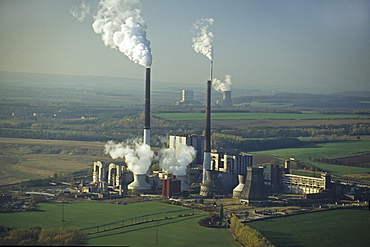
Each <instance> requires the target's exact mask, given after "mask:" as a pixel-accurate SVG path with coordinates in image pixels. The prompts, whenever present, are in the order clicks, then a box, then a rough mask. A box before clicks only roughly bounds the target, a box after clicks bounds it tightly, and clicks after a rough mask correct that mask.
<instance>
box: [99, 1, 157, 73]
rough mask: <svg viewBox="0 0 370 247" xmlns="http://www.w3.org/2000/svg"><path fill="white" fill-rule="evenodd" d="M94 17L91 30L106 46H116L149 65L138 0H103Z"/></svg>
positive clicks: (131, 58) (130, 56)
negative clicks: (98, 35) (99, 36)
mask: <svg viewBox="0 0 370 247" xmlns="http://www.w3.org/2000/svg"><path fill="white" fill-rule="evenodd" d="M94 20H95V21H94V23H93V24H92V27H93V29H94V32H95V33H97V34H100V35H101V37H102V40H103V42H104V44H105V45H106V46H110V47H111V48H113V49H118V50H119V51H120V52H122V53H123V54H124V55H126V56H127V57H128V58H129V59H130V60H131V61H133V62H135V63H137V64H140V65H142V66H146V67H150V66H151V65H152V54H151V48H150V41H149V40H147V38H146V31H145V29H146V24H145V21H144V19H143V18H142V16H141V2H140V1H139V0H102V1H100V3H99V10H98V12H97V14H96V15H95V16H94Z"/></svg>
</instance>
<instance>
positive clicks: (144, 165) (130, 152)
mask: <svg viewBox="0 0 370 247" xmlns="http://www.w3.org/2000/svg"><path fill="white" fill-rule="evenodd" d="M133 145H134V148H131V147H130V145H129V144H126V143H115V142H114V141H108V143H106V144H105V153H106V154H109V155H110V156H111V157H112V158H113V159H117V158H124V159H125V162H126V164H127V167H128V169H129V170H130V171H132V172H133V173H134V174H146V172H147V170H148V169H149V167H150V165H151V163H152V159H153V157H154V152H153V151H152V150H151V149H150V146H148V145H147V144H142V143H138V142H135V143H134V144H133Z"/></svg>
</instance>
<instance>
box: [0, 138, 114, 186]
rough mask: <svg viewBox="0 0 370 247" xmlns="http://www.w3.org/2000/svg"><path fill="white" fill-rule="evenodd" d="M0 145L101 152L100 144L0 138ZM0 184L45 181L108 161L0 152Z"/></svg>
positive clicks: (26, 150) (19, 151)
mask: <svg viewBox="0 0 370 247" xmlns="http://www.w3.org/2000/svg"><path fill="white" fill-rule="evenodd" d="M0 143H2V144H23V145H32V146H33V145H35V146H37V145H40V146H42V147H45V146H48V145H50V146H59V147H74V148H84V149H96V150H103V149H104V143H99V142H81V141H59V140H41V139H22V138H0ZM0 157H1V159H0V166H1V168H2V169H1V170H0V177H1V179H0V185H5V184H13V183H18V182H21V181H25V180H29V179H37V178H45V177H49V176H52V175H53V174H55V173H68V172H76V171H81V170H86V169H90V168H91V167H92V163H93V162H94V161H97V160H103V161H107V162H110V161H112V159H111V158H110V157H109V156H103V157H97V156H88V155H76V154H73V153H69V154H33V153H29V152H28V149H27V148H20V149H17V150H12V149H7V150H0Z"/></svg>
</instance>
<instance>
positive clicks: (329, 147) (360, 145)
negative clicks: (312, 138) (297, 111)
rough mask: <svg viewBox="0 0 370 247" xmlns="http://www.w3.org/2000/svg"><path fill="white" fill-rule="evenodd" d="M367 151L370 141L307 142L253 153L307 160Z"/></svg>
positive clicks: (369, 149) (369, 148) (369, 147)
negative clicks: (303, 144)
mask: <svg viewBox="0 0 370 247" xmlns="http://www.w3.org/2000/svg"><path fill="white" fill-rule="evenodd" d="M369 151H370V141H346V142H326V143H320V144H308V145H306V146H302V147H299V148H283V149H275V150H267V151H258V152H253V153H256V154H263V155H271V156H277V157H281V158H294V159H296V160H307V159H308V157H312V158H314V157H326V158H334V157H342V156H348V155H352V154H356V153H362V152H369ZM253 153H252V154H253Z"/></svg>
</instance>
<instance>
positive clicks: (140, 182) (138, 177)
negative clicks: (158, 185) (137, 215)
mask: <svg viewBox="0 0 370 247" xmlns="http://www.w3.org/2000/svg"><path fill="white" fill-rule="evenodd" d="M145 178H146V174H134V181H133V182H132V183H130V184H129V185H128V186H127V188H128V189H129V190H132V189H136V190H137V192H143V191H148V190H150V189H151V186H150V184H148V183H147V182H146V181H145Z"/></svg>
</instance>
